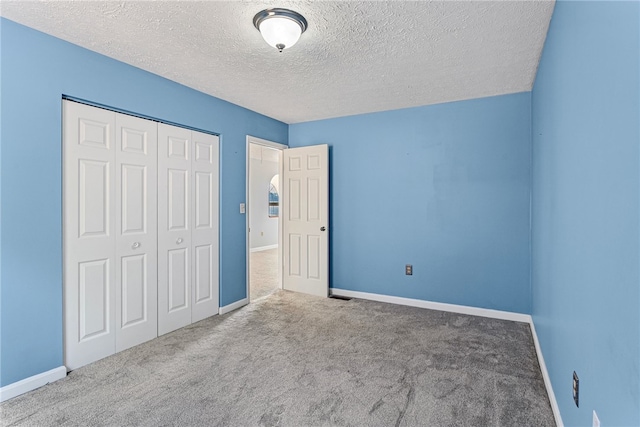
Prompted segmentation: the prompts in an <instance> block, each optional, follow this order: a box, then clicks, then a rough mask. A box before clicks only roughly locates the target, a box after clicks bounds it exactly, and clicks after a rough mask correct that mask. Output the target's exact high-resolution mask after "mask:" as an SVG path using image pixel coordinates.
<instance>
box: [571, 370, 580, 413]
mask: <svg viewBox="0 0 640 427" xmlns="http://www.w3.org/2000/svg"><path fill="white" fill-rule="evenodd" d="M573 401H574V402H576V406H577V407H578V408H579V407H580V379H579V378H578V374H576V371H573Z"/></svg>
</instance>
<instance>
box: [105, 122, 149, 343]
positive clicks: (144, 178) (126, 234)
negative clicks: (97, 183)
mask: <svg viewBox="0 0 640 427" xmlns="http://www.w3.org/2000/svg"><path fill="white" fill-rule="evenodd" d="M114 114H115V117H116V141H115V142H116V174H115V186H116V206H115V213H116V228H115V230H116V278H115V279H116V304H115V306H116V317H115V319H116V322H115V323H116V352H118V351H122V350H125V349H127V348H130V347H133V346H134V345H138V344H141V343H143V342H145V341H149V340H150V339H153V338H155V337H156V336H158V287H157V274H158V262H157V258H158V248H157V238H158V223H157V221H158V213H157V210H156V209H157V208H156V206H157V189H158V185H157V179H158V171H157V165H158V155H157V140H158V124H157V123H156V122H153V121H151V120H145V119H141V118H138V117H132V116H128V115H125V114H119V113H114Z"/></svg>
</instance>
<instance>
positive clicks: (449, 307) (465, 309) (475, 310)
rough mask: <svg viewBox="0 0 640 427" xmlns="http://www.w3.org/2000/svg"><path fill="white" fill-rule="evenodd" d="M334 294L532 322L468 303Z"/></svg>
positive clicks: (334, 291) (341, 291) (335, 292)
mask: <svg viewBox="0 0 640 427" xmlns="http://www.w3.org/2000/svg"><path fill="white" fill-rule="evenodd" d="M329 290H330V292H331V293H332V294H333V295H338V296H343V297H352V298H361V299H368V300H371V301H380V302H388V303H391V304H399V305H408V306H411V307H420V308H428V309H430V310H439V311H449V312H452V313H460V314H470V315H472V316H480V317H491V318H493V319H502V320H511V321H514V322H524V323H530V322H531V316H529V315H528V314H522V313H513V312H510V311H500V310H491V309H488V308H478V307H469V306H466V305H457V304H446V303H442V302H433V301H425V300H421V299H413V298H403V297H393V296H389V295H382V294H370V293H368V292H357V291H348V290H345V289H339V288H331V289H329Z"/></svg>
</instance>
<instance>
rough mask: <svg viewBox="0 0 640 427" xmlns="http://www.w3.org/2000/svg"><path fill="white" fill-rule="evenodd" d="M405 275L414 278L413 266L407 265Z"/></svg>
mask: <svg viewBox="0 0 640 427" xmlns="http://www.w3.org/2000/svg"><path fill="white" fill-rule="evenodd" d="M404 274H406V275H407V276H413V265H411V264H407V265H405V266H404Z"/></svg>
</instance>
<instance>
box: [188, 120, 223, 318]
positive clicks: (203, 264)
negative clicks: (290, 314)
mask: <svg viewBox="0 0 640 427" xmlns="http://www.w3.org/2000/svg"><path fill="white" fill-rule="evenodd" d="M192 141H193V156H192V162H191V166H192V173H191V176H192V182H193V185H192V194H193V197H192V200H193V209H192V212H193V213H192V217H191V218H192V220H191V221H192V224H193V228H192V229H191V253H192V254H193V262H192V263H191V271H192V274H191V278H192V289H193V292H192V310H191V321H192V322H197V321H199V320H202V319H205V318H207V317H209V316H212V315H214V314H218V137H217V136H214V135H209V134H205V133H200V132H192Z"/></svg>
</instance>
